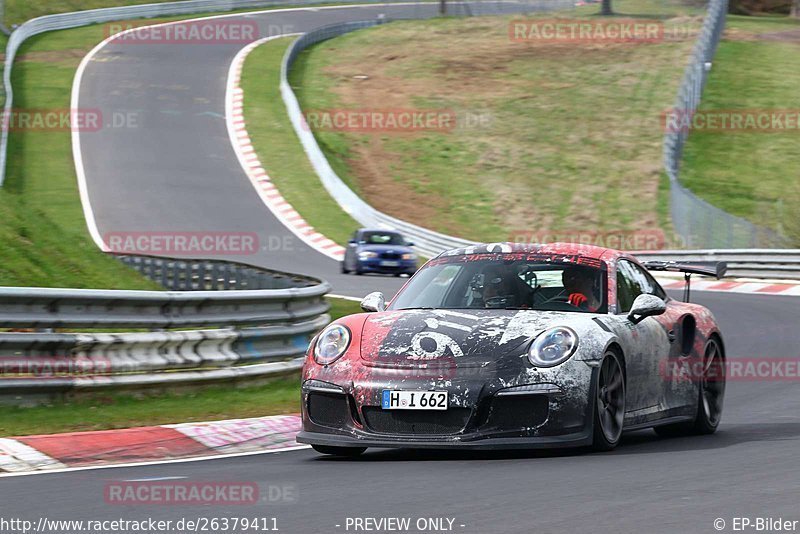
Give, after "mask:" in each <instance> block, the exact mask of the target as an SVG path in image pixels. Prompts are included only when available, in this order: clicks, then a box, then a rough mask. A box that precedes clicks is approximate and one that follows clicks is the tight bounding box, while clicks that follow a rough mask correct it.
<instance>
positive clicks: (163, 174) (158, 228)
mask: <svg viewBox="0 0 800 534" xmlns="http://www.w3.org/2000/svg"><path fill="white" fill-rule="evenodd" d="M436 9H437V6H436V5H433V4H428V5H419V4H415V5H406V6H398V5H395V6H391V5H386V6H359V7H350V8H334V9H327V8H322V9H320V8H308V9H295V10H292V11H278V12H272V13H270V12H266V13H261V14H257V15H246V16H237V17H227V18H224V19H218V20H219V21H224V22H222V24H225V25H229V27H233V26H237V25H238V26H240V27H241V26H242V25H243V24H242V22H243V21H247V22H248V23H252V22H253V21H255V22H257V23H258V25H259V35H258V37H266V36H274V35H280V34H284V33H286V34H289V33H297V32H302V33H304V32H307V31H310V30H312V29H314V28H318V27H320V26H326V25H330V24H334V23H337V22H344V21H358V20H372V19H375V18H376V17H378V16H379V15H384V16H386V17H387V18H388V19H392V18H425V17H432V16H434V15H436ZM493 9H495V10H496V11H501V10H503V11H507V12H519V11H521V10H522V11H524V10H525V9H526V7H525V5H524V4H508V5H504V4H497V5H496V7H495V8H493ZM244 46H245V43H232V44H227V43H214V44H210V43H206V44H178V43H152V44H148V43H142V42H138V43H132V42H131V41H125V40H119V39H117V40H112V41H110V42H109V43H107V44H106V45H105V46H104V47H103V48H102V49H100V50H99V51H98V52H97V53H96V55H95V56H94V58H93V60H92V61H91V62H90V63H88V65H87V68H86V69H85V71H84V74H83V77H82V80H81V87H80V98H79V101H78V106H77V107H78V108H81V109H92V110H101V111H102V115H103V123H104V126H105V127H104V128H102V129H101V130H99V131H97V132H88V131H87V132H83V133H81V134H80V138H81V153H82V156H83V162H84V165H83V166H84V172H85V176H86V184H87V190H88V196H89V200H90V204H91V206H92V209H93V211H94V219H95V222H96V224H97V227H98V231H99V233H100V235H101V236H108V235H109V234H115V233H130V232H133V233H149V232H153V233H167V234H176V233H180V232H201V233H205V232H208V233H211V232H223V233H229V234H237V233H242V232H255V233H257V234H258V235H259V243H260V245H261V250H260V251H259V252H258V253H257V254H248V255H227V254H218V255H215V256H214V257H217V258H220V259H231V260H236V261H243V262H245V263H251V264H255V265H259V266H263V267H268V268H271V269H276V270H280V271H286V272H293V273H301V274H308V275H312V276H316V277H318V278H323V279H325V280H328V281H329V282H330V283H331V284H332V286H333V288H334V291H335V292H336V293H340V294H347V295H350V296H356V297H362V296H364V295H365V294H366V293H368V292H369V291H375V290H380V291H383V292H384V293H386V294H387V296H391V295H393V294H394V293H395V292H396V291H397V290H398V289H399V288H400V286H401V285H402V283H403V280H402V279H393V278H391V277H380V276H369V277H363V278H362V277H356V276H345V275H341V274H340V273H339V266H338V264H337V263H336V262H335V261H334V260H332V259H330V258H327V257H325V256H323V255H321V254H319V253H318V252H316V251H315V250H313V249H312V248H310V247H309V246H307V245H306V244H305V243H304V242H302V241H301V240H300V239H298V238H297V237H296V236H295V235H294V234H292V233H291V232H290V231H289V230H288V229H286V228H285V227H284V226H283V224H281V222H280V221H278V219H276V218H275V216H274V215H273V214H272V213H271V212H270V211H269V209H268V208H267V207H266V206H264V204H263V203H262V201H261V200H260V198H259V197H258V195H257V193H256V191H255V189H254V188H253V185H252V184H251V183H250V181H249V179H248V178H247V176H246V175H245V173H244V171H243V170H242V168H241V166H240V164H239V161H238V159H237V157H236V154H235V152H234V150H233V147H232V146H231V143H230V140H229V138H228V131H227V128H226V123H225V118H224V113H225V92H226V82H227V77H228V70H229V68H230V64H231V62H232V61H233V58H234V56H235V55H236V53H237V52H238V51H239V50H241V49H242V48H243V47H244ZM420 46H422V44H421V45H420ZM128 117H131V118H132V120H128ZM262 164H263V165H264V167H265V169H266V170H267V173H269V168H270V166H269V162H268V161H264V162H262ZM309 201H310V202H313V199H309ZM354 230H355V229H354ZM106 241H108V239H106Z"/></svg>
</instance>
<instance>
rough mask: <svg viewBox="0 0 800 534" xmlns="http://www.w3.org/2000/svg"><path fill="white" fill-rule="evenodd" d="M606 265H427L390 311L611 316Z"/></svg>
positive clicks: (495, 258) (533, 261) (553, 261)
mask: <svg viewBox="0 0 800 534" xmlns="http://www.w3.org/2000/svg"><path fill="white" fill-rule="evenodd" d="M607 287H608V286H607V276H606V265H605V263H604V262H602V261H600V260H597V259H595V258H586V257H581V256H563V255H558V256H548V255H541V254H528V253H511V254H495V253H491V254H468V255H462V256H450V257H442V258H436V259H434V260H431V261H430V262H428V264H427V265H426V266H425V267H423V268H422V269H421V270H420V271H419V272H418V273H417V274H415V275H414V277H413V278H412V279H411V280H410V281H409V282H408V284H406V286H405V287H404V288H403V289H402V290H401V291H400V293H398V295H397V296H396V297H395V299H394V300H393V301H392V303H391V305H390V306H389V309H391V310H401V309H418V308H434V309H474V308H496V309H530V310H548V311H573V312H586V313H607V310H608V306H607V302H606V300H607V299H606V294H607Z"/></svg>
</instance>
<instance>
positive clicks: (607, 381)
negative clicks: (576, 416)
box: [592, 351, 625, 451]
mask: <svg viewBox="0 0 800 534" xmlns="http://www.w3.org/2000/svg"><path fill="white" fill-rule="evenodd" d="M624 418H625V374H624V373H623V371H622V363H621V362H620V358H619V356H618V355H617V354H616V353H615V352H613V351H609V352H607V353H606V355H605V356H604V357H603V362H602V363H601V364H600V370H599V372H598V373H597V384H596V387H595V398H594V437H593V442H592V447H593V448H594V449H595V450H598V451H610V450H612V449H614V448H615V447H616V446H617V445H619V442H620V440H621V439H622V422H623V419H624Z"/></svg>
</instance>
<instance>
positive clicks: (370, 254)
mask: <svg viewBox="0 0 800 534" xmlns="http://www.w3.org/2000/svg"><path fill="white" fill-rule="evenodd" d="M377 257H378V253H377V252H370V251H368V250H366V251H364V252H359V253H358V259H359V260H361V261H365V260H371V259H372V258H377Z"/></svg>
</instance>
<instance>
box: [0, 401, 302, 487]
mask: <svg viewBox="0 0 800 534" xmlns="http://www.w3.org/2000/svg"><path fill="white" fill-rule="evenodd" d="M300 426H301V422H300V416H298V415H276V416H269V417H256V418H251V419H232V420H228V421H210V422H204V423H183V424H177V425H161V426H149V427H139V428H126V429H122V430H102V431H97V432H73V433H67V434H52V435H42V436H22V437H16V438H0V473H25V472H31V471H54V470H63V469H69V468H81V467H98V466H107V465H115V464H131V463H133V464H135V463H148V462H150V463H152V462H158V461H170V460H175V459H186V458H201V459H202V458H204V457H211V456H225V455H237V454H246V453H257V452H275V451H279V450H287V449H296V448H298V447H301V446H300V445H299V444H298V443H297V442H296V441H295V437H296V436H297V433H298V432H299V431H300Z"/></svg>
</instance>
